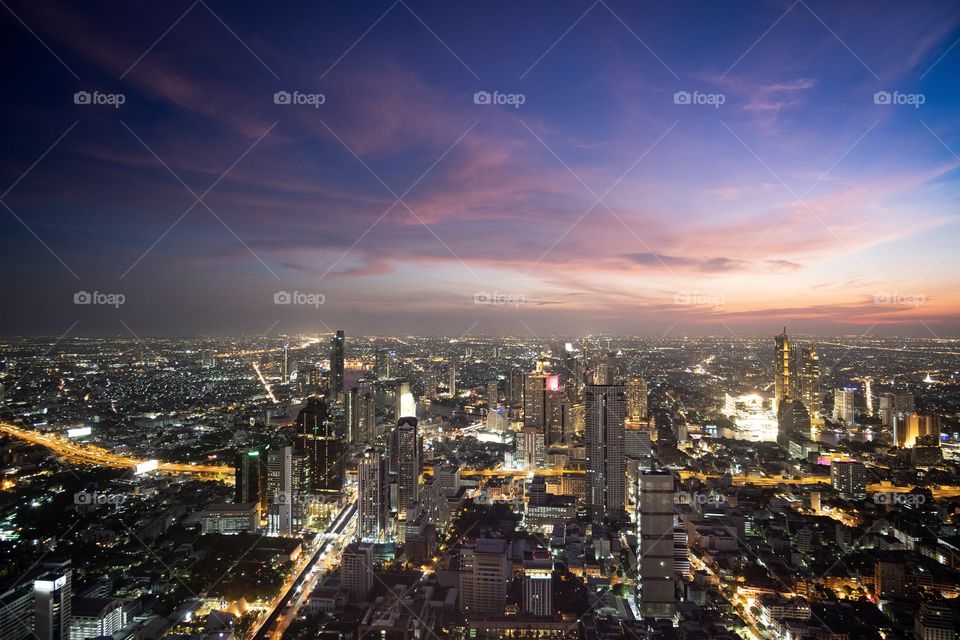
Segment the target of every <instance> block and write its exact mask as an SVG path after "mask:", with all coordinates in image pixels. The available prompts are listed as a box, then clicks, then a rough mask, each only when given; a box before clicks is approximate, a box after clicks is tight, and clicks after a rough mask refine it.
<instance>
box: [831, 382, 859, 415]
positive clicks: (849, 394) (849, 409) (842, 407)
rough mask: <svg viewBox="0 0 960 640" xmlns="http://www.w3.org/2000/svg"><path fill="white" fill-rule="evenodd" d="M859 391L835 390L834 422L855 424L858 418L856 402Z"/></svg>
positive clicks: (852, 389)
mask: <svg viewBox="0 0 960 640" xmlns="http://www.w3.org/2000/svg"><path fill="white" fill-rule="evenodd" d="M856 394H857V391H856V389H854V388H852V387H845V388H843V389H834V391H833V420H834V421H835V422H837V421H839V422H844V423H846V424H853V423H854V420H855V418H856V416H855V413H854V407H855V406H856V405H855V404H854V401H855V399H856Z"/></svg>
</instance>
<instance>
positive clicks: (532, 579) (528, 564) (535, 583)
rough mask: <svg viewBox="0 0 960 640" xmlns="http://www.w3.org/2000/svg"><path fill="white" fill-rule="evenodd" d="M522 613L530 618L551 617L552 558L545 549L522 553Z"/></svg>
mask: <svg viewBox="0 0 960 640" xmlns="http://www.w3.org/2000/svg"><path fill="white" fill-rule="evenodd" d="M523 612H524V613H525V614H527V615H531V616H551V615H553V557H552V556H551V555H550V552H549V551H547V550H546V549H535V550H533V551H527V552H526V553H524V558H523Z"/></svg>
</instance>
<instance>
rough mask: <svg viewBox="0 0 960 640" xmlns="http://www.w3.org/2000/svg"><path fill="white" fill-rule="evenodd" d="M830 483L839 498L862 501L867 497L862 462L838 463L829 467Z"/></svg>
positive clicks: (835, 462) (865, 477)
mask: <svg viewBox="0 0 960 640" xmlns="http://www.w3.org/2000/svg"><path fill="white" fill-rule="evenodd" d="M830 483H831V485H832V486H833V488H834V489H836V490H837V493H839V494H840V497H841V498H844V499H846V500H862V499H863V498H866V497H867V468H866V466H864V464H863V463H862V462H838V461H834V462H833V464H831V465H830Z"/></svg>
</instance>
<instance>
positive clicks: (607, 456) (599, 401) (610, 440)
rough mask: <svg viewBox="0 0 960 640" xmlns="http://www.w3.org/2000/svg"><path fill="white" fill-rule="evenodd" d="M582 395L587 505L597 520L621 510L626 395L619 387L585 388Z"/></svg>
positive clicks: (622, 499) (591, 386)
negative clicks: (583, 403)
mask: <svg viewBox="0 0 960 640" xmlns="http://www.w3.org/2000/svg"><path fill="white" fill-rule="evenodd" d="M585 394H586V440H587V443H586V444H587V446H586V456H587V460H586V463H587V464H586V467H587V503H588V505H589V507H590V513H591V515H592V516H593V518H594V519H596V520H600V519H602V518H603V517H604V516H608V515H618V514H620V513H621V512H622V511H623V509H624V504H625V503H624V500H625V489H626V487H625V485H626V477H625V476H626V457H625V456H626V454H625V452H624V420H625V418H626V413H627V397H626V395H627V394H626V389H625V388H624V387H623V386H622V385H588V386H587V387H586V389H585Z"/></svg>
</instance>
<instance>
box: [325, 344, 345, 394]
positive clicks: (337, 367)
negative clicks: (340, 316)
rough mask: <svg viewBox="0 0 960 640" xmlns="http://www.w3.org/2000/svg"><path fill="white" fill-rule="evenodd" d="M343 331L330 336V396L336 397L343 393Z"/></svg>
mask: <svg viewBox="0 0 960 640" xmlns="http://www.w3.org/2000/svg"><path fill="white" fill-rule="evenodd" d="M345 340H346V339H345V337H344V335H343V331H337V332H336V333H335V334H334V335H333V337H332V338H330V392H329V393H330V398H331V399H336V398H337V397H338V396H339V394H341V393H343V367H344V355H343V354H344V342H345Z"/></svg>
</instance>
